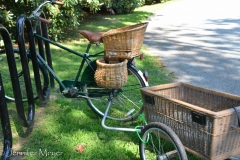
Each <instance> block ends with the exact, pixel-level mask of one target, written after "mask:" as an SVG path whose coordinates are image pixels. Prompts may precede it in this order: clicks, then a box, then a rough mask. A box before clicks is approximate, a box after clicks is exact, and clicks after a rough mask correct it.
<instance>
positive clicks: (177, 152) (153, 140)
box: [139, 122, 188, 160]
mask: <svg viewBox="0 0 240 160" xmlns="http://www.w3.org/2000/svg"><path fill="white" fill-rule="evenodd" d="M139 151H140V157H141V159H142V160H156V159H157V160H169V159H173V160H187V159H188V158H187V155H186V151H185V149H184V147H183V145H182V143H181V141H180V140H179V138H178V137H177V135H176V134H175V132H173V130H172V129H171V128H170V127H168V126H166V125H164V124H162V123H158V122H152V123H149V124H148V125H146V126H145V127H144V128H143V130H142V131H141V140H140V143H139Z"/></svg>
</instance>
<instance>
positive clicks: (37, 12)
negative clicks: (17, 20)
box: [28, 0, 64, 24]
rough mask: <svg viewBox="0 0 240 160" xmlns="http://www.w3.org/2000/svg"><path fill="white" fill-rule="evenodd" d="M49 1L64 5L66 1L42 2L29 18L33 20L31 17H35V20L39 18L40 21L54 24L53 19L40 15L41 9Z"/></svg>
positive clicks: (52, 1)
mask: <svg viewBox="0 0 240 160" xmlns="http://www.w3.org/2000/svg"><path fill="white" fill-rule="evenodd" d="M47 3H52V4H57V5H64V2H61V1H56V0H48V1H45V2H43V3H41V4H40V5H39V7H38V8H36V9H35V10H34V11H33V12H32V14H31V15H30V16H29V17H28V19H30V20H31V19H35V20H39V21H41V22H44V23H47V24H52V21H50V20H47V19H45V18H42V17H40V14H41V12H40V9H41V8H42V7H43V6H44V5H46V4H47Z"/></svg>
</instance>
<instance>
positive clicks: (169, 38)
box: [144, 0, 240, 95]
mask: <svg viewBox="0 0 240 160" xmlns="http://www.w3.org/2000/svg"><path fill="white" fill-rule="evenodd" d="M239 6H240V1H239V0H231V1H226V0H211V1H209V0H175V1H174V2H170V3H169V4H167V5H166V6H165V7H164V8H163V9H161V10H160V11H159V12H157V13H156V14H155V15H153V16H152V17H151V18H150V19H149V26H148V28H147V31H146V34H145V39H144V44H145V45H147V46H148V48H149V49H150V53H151V54H152V55H155V56H159V58H160V59H161V61H162V62H163V63H164V64H165V65H166V66H167V69H168V70H169V71H171V72H174V74H175V75H176V76H177V78H178V79H177V80H176V81H179V82H186V83H190V84H194V85H198V86H202V87H206V88H210V89H214V90H219V91H223V92H227V93H231V94H237V95H240V83H239V82H240V7H239Z"/></svg>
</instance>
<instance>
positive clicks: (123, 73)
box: [94, 58, 128, 89]
mask: <svg viewBox="0 0 240 160" xmlns="http://www.w3.org/2000/svg"><path fill="white" fill-rule="evenodd" d="M94 78H95V81H96V83H97V85H98V86H100V87H104V88H111V89H119V88H122V87H123V85H124V84H125V83H126V82H127V78H128V71H127V60H126V59H125V60H124V61H123V62H116V61H114V62H111V64H108V63H106V62H105V60H104V58H101V59H98V60H97V70H96V72H95V74H94Z"/></svg>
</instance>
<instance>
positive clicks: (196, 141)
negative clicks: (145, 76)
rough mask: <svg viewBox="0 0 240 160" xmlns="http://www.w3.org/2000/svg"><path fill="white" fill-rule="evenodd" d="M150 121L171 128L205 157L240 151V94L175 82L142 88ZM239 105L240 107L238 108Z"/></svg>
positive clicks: (216, 156)
mask: <svg viewBox="0 0 240 160" xmlns="http://www.w3.org/2000/svg"><path fill="white" fill-rule="evenodd" d="M141 93H142V98H143V102H144V112H145V116H146V119H147V121H148V122H152V121H155V122H156V121H158V122H162V123H164V124H166V125H168V126H169V127H171V128H172V129H173V130H174V131H175V133H176V134H177V135H178V137H179V138H180V140H181V142H182V143H183V145H184V147H185V149H186V150H187V151H189V152H192V153H193V154H195V155H197V156H199V157H201V158H202V159H216V160H222V159H227V158H229V157H231V156H235V155H239V154H240V127H238V119H237V116H236V112H235V111H234V109H233V107H236V108H237V110H238V112H240V97H239V96H235V95H231V94H227V93H223V92H218V91H213V90H209V89H205V88H201V87H196V86H193V85H189V84H184V83H173V84H166V85H159V86H153V87H148V88H143V89H141ZM237 106H238V107H237Z"/></svg>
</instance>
